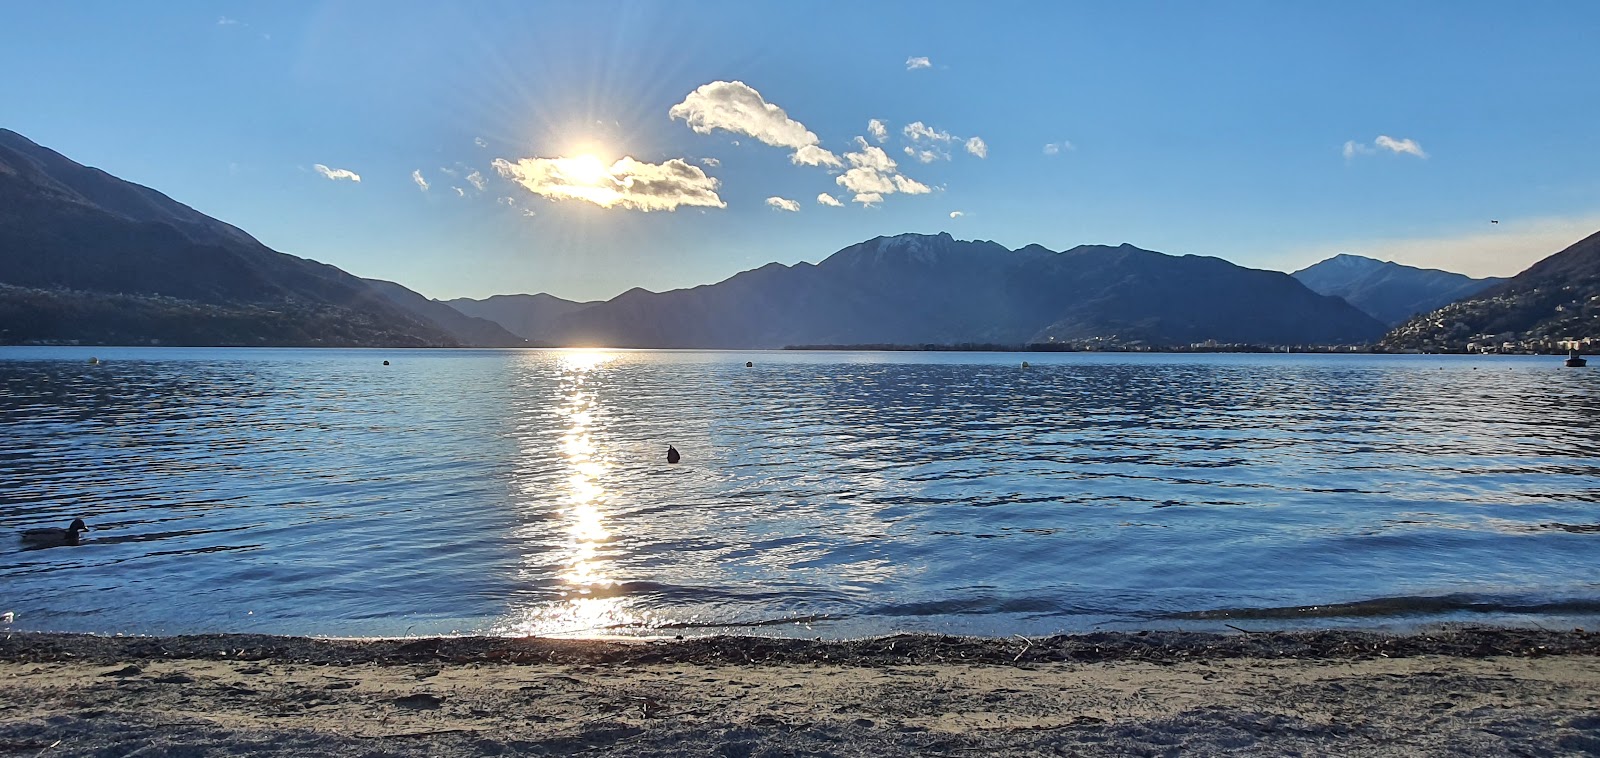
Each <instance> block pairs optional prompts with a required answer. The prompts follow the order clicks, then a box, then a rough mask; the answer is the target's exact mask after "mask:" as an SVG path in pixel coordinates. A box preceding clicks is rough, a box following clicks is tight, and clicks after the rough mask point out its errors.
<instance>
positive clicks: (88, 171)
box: [0, 129, 1600, 349]
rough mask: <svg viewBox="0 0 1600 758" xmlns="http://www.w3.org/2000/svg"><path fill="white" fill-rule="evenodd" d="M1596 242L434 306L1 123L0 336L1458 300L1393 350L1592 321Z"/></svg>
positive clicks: (699, 333) (741, 339)
mask: <svg viewBox="0 0 1600 758" xmlns="http://www.w3.org/2000/svg"><path fill="white" fill-rule="evenodd" d="M1597 244H1600V243H1596V242H1595V238H1594V237H1591V238H1590V239H1588V240H1585V241H1584V242H1581V243H1579V244H1578V245H1574V246H1573V248H1571V249H1569V250H1568V251H1565V252H1563V253H1561V254H1559V255H1557V256H1553V257H1552V258H1550V259H1547V260H1546V261H1544V262H1541V263H1540V264H1537V265H1535V266H1534V267H1533V268H1530V269H1529V270H1528V271H1526V272H1524V273H1523V274H1521V275H1519V276H1518V277H1516V278H1515V279H1512V280H1509V281H1505V282H1501V283H1498V284H1497V283H1495V282H1493V281H1486V280H1473V279H1469V278H1467V277H1463V276H1460V275H1458V274H1450V273H1448V272H1440V271H1427V270H1422V269H1414V268H1411V267H1407V266H1399V265H1398V264H1391V263H1383V262H1381V261H1372V260H1370V259H1363V258H1358V257H1356V256H1337V257H1335V258H1333V259H1330V260H1329V261H1324V262H1323V263H1321V264H1318V265H1316V266H1312V267H1310V268H1308V269H1305V270H1303V271H1299V272H1296V274H1295V275H1294V276H1290V275H1287V274H1283V273H1279V272H1274V271H1262V270H1257V269H1249V268H1244V267H1241V266H1237V265H1235V264H1232V263H1229V262H1227V261H1225V260H1222V259H1220V258H1212V257H1203V256H1194V255H1182V256H1174V255H1166V254H1163V253H1159V252H1154V251H1150V250H1143V249H1140V248H1137V247H1134V246H1132V245H1129V244H1123V245H1119V246H1115V247H1112V246H1104V245H1080V246H1078V247H1074V248H1070V249H1067V250H1062V251H1053V250H1048V249H1046V248H1044V247H1042V246H1039V245H1029V246H1026V247H1022V248H1019V249H1015V250H1011V249H1007V248H1005V247H1003V246H1001V245H999V244H997V243H994V242H988V241H964V240H956V239H954V238H952V237H951V236H950V235H949V234H937V235H920V234H902V235H898V236H893V237H878V238H875V239H872V240H868V241H866V242H862V243H859V244H855V245H851V246H849V247H846V248H844V249H842V250H839V251H838V252H836V253H834V254H832V255H830V256H828V257H827V258H826V259H824V260H822V261H821V262H820V263H817V264H811V263H797V264H794V265H783V264H778V263H772V264H768V265H766V266H763V267H761V268H758V269H754V270H751V271H745V272H742V273H739V274H736V275H734V276H732V277H730V278H728V279H726V280H723V281H721V282H717V283H715V284H708V285H702V286H699V287H691V288H687V289H680V290H672V291H669V292H650V291H647V290H643V289H633V290H629V291H627V292H624V293H623V294H621V295H618V296H617V297H615V298H612V299H610V300H607V301H603V302H588V303H579V302H573V301H568V300H562V299H560V298H557V297H553V296H550V295H546V294H537V295H500V296H495V297H491V298H487V299H483V300H472V299H458V300H452V301H450V302H448V303H446V302H441V301H437V300H430V299H429V298H427V297H424V296H423V295H421V294H418V293H417V292H414V291H412V290H410V289H407V288H406V287H404V286H402V285H400V284H396V283H394V282H388V281H382V280H375V279H361V278H358V277H356V276H353V275H351V274H349V273H346V272H344V271H341V270H339V269H338V268H335V267H333V266H329V265H326V264H323V263H318V262H316V261H312V260H307V259H304V258H298V257H295V256H292V255H287V254H284V253H280V252H278V251H275V250H272V249H271V248H268V247H267V246H265V245H263V244H262V243H261V242H259V241H257V240H256V239H255V238H254V237H251V236H250V235H249V234H247V233H246V232H244V231H243V230H240V229H238V228H237V227H234V226H231V225H229V224H226V223H224V222H221V221H218V220H216V219H213V218H210V217H209V216H206V215H204V214H202V213H200V212H198V211H195V210H194V209H193V208H190V207H188V206H186V205H183V204H182V203H179V202H177V201H175V200H173V199H171V198H169V197H167V196H166V195H163V194H161V193H160V192H157V191H155V190H153V189H150V188H148V187H143V186H140V185H137V184H133V183H131V182H127V181H123V180H121V179H118V178H116V177H114V176H111V175H110V174H107V173H105V172H103V171H100V170H99V169H94V168H89V167H86V166H83V165H80V164H78V163H75V162H73V161H72V160H70V159H68V158H66V157H64V156H62V155H60V154H58V153H56V152H54V151H52V150H49V149H48V148H44V147H41V146H39V145H37V144H34V143H33V142H31V141H29V140H28V139H27V138H25V137H23V136H22V135H20V134H17V133H15V132H12V131H8V130H4V129H0V343H29V342H45V343H51V342H82V343H91V344H96V343H97V344H178V345H311V346H409V347H452V346H495V347H503V346H521V345H529V344H537V345H550V346H577V345H607V346H615V347H663V348H671V347H682V348H741V349H742V348H781V347H790V346H818V345H864V344H895V345H912V346H922V345H941V346H948V345H955V344H973V343H990V344H1006V345H1021V344H1041V343H1043V344H1054V345H1058V346H1088V347H1095V346H1101V347H1134V346H1143V347H1150V348H1161V347H1171V346H1179V345H1186V344H1191V343H1204V342H1208V341H1214V342H1215V343H1222V344H1254V345H1311V344H1362V343H1367V342H1370V341H1372V340H1375V339H1378V338H1379V337H1380V336H1381V335H1382V334H1383V332H1384V328H1385V325H1384V323H1382V322H1383V321H1385V320H1394V319H1397V318H1403V315H1402V312H1404V311H1410V310H1415V309H1422V308H1428V307H1432V306H1435V305H1436V304H1438V303H1440V302H1442V301H1446V300H1448V299H1450V298H1453V297H1460V296H1463V295H1466V296H1468V299H1467V300H1463V301H1461V302H1457V303H1454V304H1451V305H1448V306H1446V307H1445V308H1444V309H1443V310H1442V311H1434V312H1433V313H1432V314H1431V316H1430V319H1431V320H1430V319H1423V318H1421V317H1419V318H1414V319H1412V320H1411V321H1408V322H1406V324H1403V325H1402V326H1401V328H1400V329H1399V330H1397V331H1396V332H1395V333H1393V334H1390V335H1389V337H1388V338H1387V339H1386V340H1385V342H1384V344H1385V345H1386V346H1390V347H1401V348H1405V347H1407V346H1412V345H1415V344H1419V341H1420V343H1426V344H1432V343H1431V342H1429V341H1430V340H1432V341H1437V340H1440V339H1456V338H1457V337H1459V336H1460V335H1461V334H1464V333H1466V332H1471V333H1472V334H1478V333H1480V332H1483V331H1484V330H1486V329H1487V330H1490V331H1491V332H1507V333H1516V334H1519V335H1543V334H1554V333H1556V332H1561V331H1562V330H1569V331H1570V330H1572V329H1578V330H1580V331H1581V330H1583V329H1589V330H1590V331H1589V332H1587V333H1588V334H1593V333H1595V332H1594V331H1593V330H1594V327H1595V326H1596V325H1597V324H1596V323H1595V321H1594V315H1593V312H1592V311H1593V307H1592V305H1593V303H1594V300H1593V299H1592V294H1593V293H1592V292H1591V290H1592V289H1595V288H1600V274H1597V273H1596V269H1597V268H1600V265H1597V264H1596V263H1595V262H1594V258H1595V256H1596V253H1595V248H1596V246H1597ZM1308 285H1310V286H1309V287H1308ZM1480 287H1488V289H1486V290H1483V291H1481V292H1477V290H1478V288H1480ZM1314 289H1316V290H1322V293H1321V294H1319V293H1318V292H1315V291H1313V290H1314ZM1473 292H1477V294H1476V295H1473V294H1472V293H1473ZM1329 293H1332V294H1329ZM1586 298H1590V299H1586ZM1347 301H1348V302H1347ZM1352 303H1355V304H1354V305H1353V304H1352ZM1357 306H1360V307H1357ZM1362 308H1366V309H1367V311H1368V312H1363V310H1362ZM1452 309H1454V310H1452ZM1547 311H1548V312H1547ZM1441 313H1443V314H1446V315H1447V316H1448V318H1445V319H1444V321H1443V322H1441V317H1440V316H1439V314H1441ZM1436 322H1438V323H1447V324H1448V330H1447V331H1448V332H1449V333H1448V335H1443V336H1441V335H1439V334H1431V333H1430V334H1424V332H1428V330H1429V328H1425V327H1426V324H1429V323H1436ZM1430 328H1431V327H1430ZM1439 328H1440V329H1444V328H1445V327H1439ZM1463 330H1465V331H1463ZM1435 331H1437V329H1436V330H1435Z"/></svg>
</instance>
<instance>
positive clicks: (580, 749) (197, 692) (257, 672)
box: [0, 629, 1600, 758]
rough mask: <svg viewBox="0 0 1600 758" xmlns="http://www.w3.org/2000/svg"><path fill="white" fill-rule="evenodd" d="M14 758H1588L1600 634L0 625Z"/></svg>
mask: <svg viewBox="0 0 1600 758" xmlns="http://www.w3.org/2000/svg"><path fill="white" fill-rule="evenodd" d="M0 692H3V693H4V695H3V697H0V755H27V756H35V755H39V756H57V755H162V756H176V755H182V756H208V755H217V756H224V755H270V756H290V755H295V756H298V755H318V756H330V755H355V756H373V757H374V758H376V757H377V756H413V755H415V756H424V755H427V756H468V755H473V756H476V755H501V754H532V755H571V754H577V753H581V754H584V755H619V756H620V755H649V754H673V755H679V754H686V755H719V756H728V755H739V756H746V755H748V756H759V755H844V756H854V755H862V756H865V755H946V754H948V755H974V754H994V755H1038V754H1055V753H1062V754H1074V755H1079V754H1081V755H1102V754H1103V755H1168V754H1177V753H1191V754H1192V753H1200V754H1204V753H1216V752H1224V751H1226V752H1230V753H1243V754H1257V755H1284V754H1292V753H1300V754H1316V755H1321V754H1330V753H1338V754H1352V753H1356V754H1375V755H1429V754H1483V755H1489V754H1494V755H1516V754H1524V755H1561V754H1572V755H1584V754H1597V753H1600V635H1597V634H1591V633H1586V632H1577V631H1574V632H1544V631H1526V630H1507V629H1456V630H1436V631H1432V632H1426V633H1418V634H1410V635H1382V634H1370V633H1359V632H1308V633H1266V634H1243V633H1241V634H1229V635H1211V634H1185V633H1176V632H1157V633H1148V634H1097V635H1084V636H1068V637H1052V638H1044V639H1030V640H1024V639H1022V638H1009V639H972V638H952V637H935V636H920V635H918V636H909V635H908V636H897V637H887V638H879V639H871V640H855V641H846V642H821V641H808V640H787V639H768V638H756V637H709V638H698V639H690V640H684V641H675V642H674V641H668V642H620V641H592V640H591V641H574V640H542V639H518V640H512V639H488V638H463V639H444V640H409V641H408V640H386V641H370V642H360V641H328V640H311V639H305V638H288V637H261V636H198V637H173V638H105V637H88V636H77V635H38V634H13V635H9V636H7V637H5V638H3V639H0Z"/></svg>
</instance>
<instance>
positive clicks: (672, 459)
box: [667, 445, 683, 463]
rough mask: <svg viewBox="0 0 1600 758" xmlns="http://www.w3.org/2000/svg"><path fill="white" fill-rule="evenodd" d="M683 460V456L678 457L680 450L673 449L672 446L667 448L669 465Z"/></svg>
mask: <svg viewBox="0 0 1600 758" xmlns="http://www.w3.org/2000/svg"><path fill="white" fill-rule="evenodd" d="M682 458H683V456H681V455H678V449H677V448H675V447H673V446H671V445H668V446H667V463H677V462H678V461H679V460H681V459H682Z"/></svg>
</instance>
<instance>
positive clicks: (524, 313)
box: [446, 292, 594, 342]
mask: <svg viewBox="0 0 1600 758" xmlns="http://www.w3.org/2000/svg"><path fill="white" fill-rule="evenodd" d="M446 305H449V306H450V307H452V308H454V309H456V310H457V311H460V312H461V313H464V314H466V315H468V316H473V317H476V318H481V319H488V320H489V321H493V322H495V323H497V324H499V325H500V326H503V327H505V328H506V329H507V330H509V331H510V332H511V333H512V334H515V335H518V336H520V337H522V338H523V339H527V340H533V341H536V342H537V341H539V340H541V339H543V338H544V337H545V332H546V331H548V329H549V327H550V325H552V324H554V323H555V321H556V320H557V319H559V318H561V317H562V316H565V315H567V314H569V313H575V312H577V311H580V310H583V309H584V308H587V307H589V306H591V305H594V303H577V302H573V301H571V300H563V299H561V298H559V297H556V296H554V295H546V294H544V293H542V292H541V293H539V294H537V295H494V296H493V297H487V298H484V299H482V300H474V299H472V298H468V297H463V298H457V299H455V300H450V301H447V302H446Z"/></svg>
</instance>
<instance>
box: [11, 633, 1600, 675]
mask: <svg viewBox="0 0 1600 758" xmlns="http://www.w3.org/2000/svg"><path fill="white" fill-rule="evenodd" d="M1575 654H1585V655H1597V654H1600V633H1595V632H1587V631H1583V630H1573V631H1569V632H1557V631H1547V630H1528V629H1509V628H1489V627H1467V628H1447V629H1439V630H1433V631H1427V632H1419V633H1412V634H1384V633H1378V632H1364V631H1342V630H1322V631H1302V632H1254V633H1241V634H1214V633H1205V632H1173V631H1151V632H1102V633H1095V634H1082V635H1057V636H1053V637H1043V638H1027V639H1018V638H986V637H951V636H940V635H920V634H915V635H914V634H903V635H893V636H887V637H874V638H869V639H857V640H839V641H824V640H806V639H791V638H781V637H748V636H713V637H698V638H691V639H685V640H671V641H658V640H651V641H625V640H569V639H550V638H540V637H525V638H501V637H440V638H427V639H414V640H331V639H315V638H308V637H276V636H269V635H244V634H219V635H186V636H178V637H99V636H93V635H77V634H42V633H21V634H12V635H9V636H7V637H5V638H3V639H0V660H5V661H28V662H37V661H94V662H121V661H129V660H158V659H199V660H238V661H263V660H271V661H281V662H295V663H312V664H338V665H351V664H362V663H376V664H404V663H426V662H439V663H504V664H534V663H540V664H550V663H555V664H591V665H635V664H712V663H716V664H735V665H739V664H749V665H764V664H831V665H842V666H863V667H884V666H900V665H918V664H929V663H965V664H980V665H1005V666H1014V665H1027V664H1034V663H1097V662H1113V661H1144V662H1149V663H1177V662H1182V661H1207V660H1223V659H1232V658H1264V659H1367V658H1379V657H1388V658H1401V657H1411V656H1419V655H1443V656H1453V657H1462V658H1485V657H1491V656H1517V657H1537V656H1545V655H1575Z"/></svg>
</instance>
